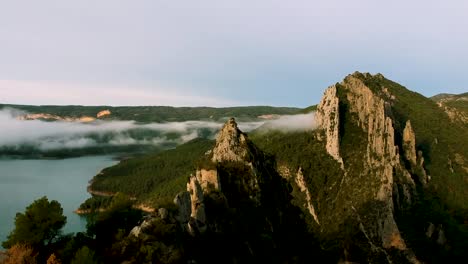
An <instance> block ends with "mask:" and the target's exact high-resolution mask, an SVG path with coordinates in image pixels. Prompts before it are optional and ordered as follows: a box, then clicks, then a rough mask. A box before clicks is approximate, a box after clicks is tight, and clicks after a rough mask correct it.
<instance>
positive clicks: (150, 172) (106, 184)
mask: <svg viewBox="0 0 468 264" xmlns="http://www.w3.org/2000/svg"><path fill="white" fill-rule="evenodd" d="M213 144H214V142H213V141H212V140H208V139H194V140H192V141H190V142H188V143H186V144H183V145H180V146H178V147H177V148H175V149H171V150H167V151H164V152H162V153H158V154H153V155H146V156H142V157H138V158H132V159H128V160H124V161H122V162H120V163H119V164H117V165H115V166H113V167H109V168H106V169H104V170H103V171H102V172H101V173H100V174H99V175H97V176H96V177H94V179H93V181H92V184H91V186H90V188H91V189H92V190H93V191H97V192H110V193H117V192H121V193H125V194H127V195H130V196H132V197H135V198H137V199H139V200H142V201H143V200H144V201H145V202H149V203H151V204H152V205H154V206H157V205H158V204H161V203H167V202H172V200H173V199H174V197H175V195H176V194H177V193H178V192H180V191H181V190H184V189H185V184H186V181H187V178H188V177H189V176H190V174H191V173H193V172H194V171H195V169H196V164H197V162H198V160H199V159H200V158H201V157H202V156H203V154H204V153H205V152H207V151H208V150H209V149H211V148H212V147H213ZM83 209H84V208H83Z"/></svg>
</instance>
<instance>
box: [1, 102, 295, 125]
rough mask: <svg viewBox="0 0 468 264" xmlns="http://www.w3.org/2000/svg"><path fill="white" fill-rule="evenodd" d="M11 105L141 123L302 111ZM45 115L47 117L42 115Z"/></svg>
mask: <svg viewBox="0 0 468 264" xmlns="http://www.w3.org/2000/svg"><path fill="white" fill-rule="evenodd" d="M4 108H14V109H19V110H22V111H26V112H28V113H29V114H43V115H44V116H46V115H49V116H58V117H63V118H66V117H68V118H72V119H80V118H83V117H92V118H97V115H98V114H99V113H101V112H102V111H105V110H108V111H109V112H110V113H109V114H108V115H104V116H102V117H101V119H103V120H127V121H128V120H133V121H137V122H142V123H151V122H181V121H189V120H212V121H223V120H224V121H225V120H226V119H227V118H229V117H236V118H237V119H238V120H239V121H251V120H258V117H259V116H263V115H292V114H297V113H300V112H301V111H302V109H300V108H294V107H272V106H245V107H225V108H214V107H170V106H121V107H112V106H74V105H70V106H31V105H8V104H0V110H1V109H4ZM45 119H47V118H45Z"/></svg>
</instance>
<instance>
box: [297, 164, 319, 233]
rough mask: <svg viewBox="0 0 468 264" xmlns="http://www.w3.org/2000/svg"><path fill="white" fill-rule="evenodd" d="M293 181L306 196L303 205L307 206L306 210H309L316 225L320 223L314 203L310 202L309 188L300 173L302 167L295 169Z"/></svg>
mask: <svg viewBox="0 0 468 264" xmlns="http://www.w3.org/2000/svg"><path fill="white" fill-rule="evenodd" d="M295 181H296V184H297V186H298V187H299V189H300V190H301V192H303V193H304V194H305V196H306V205H305V206H306V207H307V210H308V211H309V213H310V215H311V216H312V217H313V218H314V221H315V222H316V223H317V224H318V225H320V221H319V220H318V217H317V214H316V213H315V208H314V204H313V203H312V196H311V195H310V192H309V189H308V188H307V184H306V182H305V179H304V174H302V168H299V170H298V171H297V175H296V179H295Z"/></svg>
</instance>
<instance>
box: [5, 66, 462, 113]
mask: <svg viewBox="0 0 468 264" xmlns="http://www.w3.org/2000/svg"><path fill="white" fill-rule="evenodd" d="M383 75H384V74H383ZM384 76H385V75H384ZM340 81H341V80H340ZM1 83H2V80H0V84H1ZM406 88H408V89H410V90H411V88H409V87H406ZM325 90H326V88H324V89H323V92H325ZM29 92H30V91H29ZM127 92H128V93H129V94H131V92H130V91H127ZM415 92H418V91H415ZM418 93H420V94H422V95H423V96H425V97H427V98H431V97H434V96H437V95H442V94H447V95H458V94H463V93H466V91H460V92H459V93H449V92H441V93H437V94H432V95H429V94H425V93H421V92H418ZM24 96H26V95H24ZM148 96H149V97H150V98H151V92H149V93H148V94H147V95H146V99H148ZM157 96H158V95H156V97H157ZM100 97H102V96H98V98H100ZM163 97H164V96H163ZM167 98H170V96H169V97H167ZM172 99H176V100H175V101H174V104H172V105H170V104H105V103H104V104H79V103H63V104H48V103H22V102H2V101H0V105H12V106H14V105H30V106H85V107H176V108H182V107H208V108H230V107H251V106H271V107H291V108H307V107H309V106H314V105H317V104H318V103H319V101H320V99H321V97H320V98H318V99H319V100H318V101H317V102H314V103H311V104H309V105H305V106H298V105H274V104H270V105H268V104H242V103H238V104H235V103H234V102H230V101H227V100H223V99H218V101H217V99H215V98H202V97H183V96H181V97H177V96H175V97H174V98H172ZM191 99H205V100H209V102H210V103H211V105H208V104H207V105H193V104H190V103H189V104H185V105H184V104H180V102H184V101H185V102H188V100H191ZM124 100H125V99H124ZM78 101H79V100H78ZM194 101H198V100H194Z"/></svg>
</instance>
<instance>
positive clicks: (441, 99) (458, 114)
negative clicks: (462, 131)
mask: <svg viewBox="0 0 468 264" xmlns="http://www.w3.org/2000/svg"><path fill="white" fill-rule="evenodd" d="M431 99H432V100H433V101H435V102H437V105H438V106H439V107H441V108H442V109H444V111H445V112H446V113H447V115H448V116H449V117H450V119H452V120H458V121H460V122H462V123H465V124H468V93H463V94H438V95H435V96H433V97H431Z"/></svg>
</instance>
